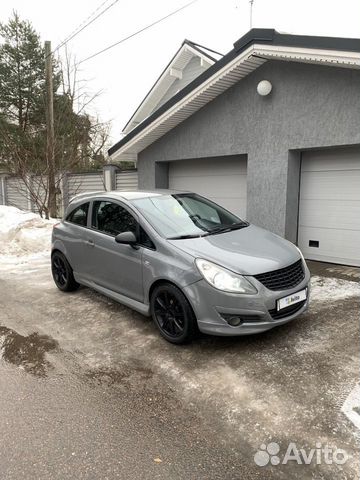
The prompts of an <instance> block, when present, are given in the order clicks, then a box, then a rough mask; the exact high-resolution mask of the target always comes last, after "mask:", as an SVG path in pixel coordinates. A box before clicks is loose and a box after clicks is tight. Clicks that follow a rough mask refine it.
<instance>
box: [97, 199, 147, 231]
mask: <svg viewBox="0 0 360 480" xmlns="http://www.w3.org/2000/svg"><path fill="white" fill-rule="evenodd" d="M91 226H92V227H93V228H95V229H96V230H99V231H100V232H104V233H108V234H109V235H118V234H119V233H122V232H129V231H130V232H133V233H135V234H136V233H137V221H136V220H135V218H134V217H133V216H132V215H131V213H129V212H128V211H127V210H126V209H125V208H123V207H122V206H121V205H118V204H117V203H113V202H108V201H102V200H100V201H95V202H94V204H93V210H92V219H91Z"/></svg>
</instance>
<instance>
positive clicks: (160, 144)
mask: <svg viewBox="0 0 360 480" xmlns="http://www.w3.org/2000/svg"><path fill="white" fill-rule="evenodd" d="M264 80H266V81H267V82H270V88H271V91H270V92H269V91H266V87H268V86H269V83H266V84H264V82H263V81H264ZM268 90H269V88H268ZM259 92H260V94H259ZM264 93H267V94H266V95H261V94H264ZM124 133H125V136H124V138H122V139H121V140H120V141H119V142H118V143H117V144H116V145H114V146H113V147H112V148H111V149H110V150H109V155H110V156H111V159H112V161H113V162H119V161H122V160H129V159H130V160H134V161H136V162H137V168H138V175H139V187H140V188H142V189H153V188H173V189H180V190H191V191H195V192H198V193H200V194H203V195H205V196H207V197H209V198H211V199H213V200H214V201H216V202H217V203H219V204H221V205H224V206H225V207H227V208H228V209H230V210H232V211H234V212H235V213H236V214H238V215H239V216H240V217H243V218H246V219H248V220H249V221H250V222H252V223H254V224H256V225H259V226H262V227H264V228H267V229H269V230H271V231H273V232H275V233H277V234H279V235H281V236H283V237H286V238H288V239H289V240H291V241H292V242H294V243H296V244H298V245H299V247H300V248H301V250H302V251H303V253H304V255H305V257H306V258H308V259H314V260H322V261H326V262H334V263H342V264H348V265H357V266H360V39H346V38H332V37H309V36H299V35H288V34H280V33H278V32H276V31H275V30H271V29H252V30H250V32H248V33H247V34H246V35H245V36H243V37H242V38H240V39H239V40H238V41H237V42H235V44H234V48H233V49H232V50H231V51H230V52H229V53H228V54H227V55H224V56H221V55H220V54H217V53H216V52H212V51H208V50H207V49H204V47H200V46H198V45H196V44H194V43H192V42H189V41H186V42H184V44H183V45H182V47H181V48H180V50H179V51H178V52H177V54H176V55H175V57H174V58H173V59H172V61H171V62H170V64H169V65H168V66H167V68H166V69H165V70H164V72H163V73H162V75H161V76H160V78H159V80H158V82H157V83H156V84H155V86H154V87H153V89H152V90H151V91H150V92H149V94H148V95H147V96H146V97H145V99H144V101H143V103H142V104H141V106H140V107H139V108H138V109H137V110H136V112H135V113H134V115H133V117H132V118H131V119H130V121H129V122H128V124H127V126H126V127H125V130H124Z"/></svg>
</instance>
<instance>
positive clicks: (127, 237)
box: [115, 232, 139, 248]
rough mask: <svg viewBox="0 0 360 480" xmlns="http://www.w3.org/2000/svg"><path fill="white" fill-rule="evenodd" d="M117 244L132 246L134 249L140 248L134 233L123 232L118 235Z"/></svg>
mask: <svg viewBox="0 0 360 480" xmlns="http://www.w3.org/2000/svg"><path fill="white" fill-rule="evenodd" d="M115 242H116V243H121V244H123V245H130V246H131V247H133V248H139V247H138V246H137V239H136V236H135V234H134V233H133V232H122V233H119V234H118V235H116V237H115Z"/></svg>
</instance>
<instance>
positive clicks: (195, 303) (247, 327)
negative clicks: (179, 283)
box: [183, 266, 310, 336]
mask: <svg viewBox="0 0 360 480" xmlns="http://www.w3.org/2000/svg"><path fill="white" fill-rule="evenodd" d="M304 267H305V278H304V280H303V281H302V282H301V283H299V284H298V285H297V286H296V287H295V288H292V289H289V290H281V291H273V290H269V289H267V288H266V287H265V286H264V285H263V284H262V283H260V282H259V281H258V280H256V279H255V278H254V277H247V278H248V279H249V280H250V281H251V283H253V285H255V286H256V288H257V290H258V293H257V294H256V295H243V294H233V293H226V292H221V291H220V290H217V289H215V288H213V287H212V286H211V285H209V284H208V283H207V282H206V281H205V280H200V281H198V282H196V283H193V284H192V285H188V286H187V287H185V288H184V289H183V291H184V294H185V295H186V297H187V298H188V300H189V301H190V303H191V305H192V307H193V310H194V312H195V315H196V318H197V321H198V326H199V330H200V331H201V332H203V333H207V334H210V335H222V336H236V335H250V334H253V333H260V332H264V331H266V330H269V329H271V328H274V327H276V326H278V325H283V324H284V323H287V322H290V321H291V320H294V319H295V318H296V317H298V316H299V315H301V314H302V313H303V312H305V310H306V309H307V308H308V305H309V299H310V288H309V281H310V272H309V270H308V268H307V267H306V266H304ZM304 288H307V289H308V294H307V299H306V301H304V302H302V303H301V304H300V303H299V305H298V306H297V307H296V308H293V309H291V308H289V309H286V310H285V309H284V311H283V312H282V313H281V315H278V314H277V313H276V303H277V300H278V299H280V298H282V297H286V296H287V295H291V294H293V293H296V292H299V291H300V290H303V289H304ZM295 305H296V304H295ZM295 305H294V307H295ZM232 315H234V316H238V317H241V319H242V323H241V324H240V325H239V326H236V327H233V326H231V325H229V323H228V322H227V321H226V319H225V318H224V317H227V316H232Z"/></svg>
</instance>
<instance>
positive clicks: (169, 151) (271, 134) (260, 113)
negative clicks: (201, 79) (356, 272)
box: [138, 61, 360, 241]
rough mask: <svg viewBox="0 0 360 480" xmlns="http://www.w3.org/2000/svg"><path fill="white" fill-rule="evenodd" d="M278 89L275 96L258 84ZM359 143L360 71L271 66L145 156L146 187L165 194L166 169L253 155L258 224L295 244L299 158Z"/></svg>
mask: <svg viewBox="0 0 360 480" xmlns="http://www.w3.org/2000/svg"><path fill="white" fill-rule="evenodd" d="M263 79H267V80H270V81H271V83H272V84H273V91H272V93H271V95H269V96H268V97H260V96H259V95H258V94H257V92H256V85H257V83H258V82H259V81H260V80H263ZM352 144H360V72H359V71H357V70H350V69H345V68H336V67H325V66H318V65H310V64H302V63H295V62H281V61H269V62H267V63H266V64H264V65H263V66H262V67H260V68H259V69H257V70H256V71H255V72H253V73H252V74H251V75H249V76H248V77H246V78H245V79H243V80H242V81H240V82H238V83H237V84H236V85H235V86H233V87H232V88H231V89H229V90H227V91H226V92H225V93H223V94H222V95H220V96H219V97H217V98H216V99H215V100H213V101H212V102H211V103H210V104H208V105H206V106H205V107H203V108H202V109H201V110H199V111H198V112H197V113H195V114H194V115H193V116H192V117H190V118H189V119H187V120H186V121H184V122H183V123H182V124H180V125H178V126H177V127H176V128H175V129H173V130H172V131H170V132H169V133H167V134H166V135H165V136H164V137H162V138H161V139H159V140H158V141H157V142H155V143H154V144H152V145H150V146H149V147H148V148H147V149H145V150H144V151H143V152H141V153H140V154H139V159H138V171H139V185H140V188H154V187H157V188H159V187H166V186H167V185H166V182H167V180H166V176H167V168H166V166H165V165H162V164H161V162H168V161H172V160H179V159H185V158H201V157H212V156H221V155H234V154H247V155H248V207H247V211H248V215H247V218H248V220H250V221H251V222H253V223H255V224H257V225H260V226H263V227H265V228H268V229H269V230H272V231H273V232H275V233H278V234H280V235H283V236H286V237H287V238H289V239H290V240H292V241H295V240H296V230H297V210H298V189H299V166H300V154H299V152H297V151H294V150H303V149H310V148H322V147H329V146H336V145H352Z"/></svg>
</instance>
